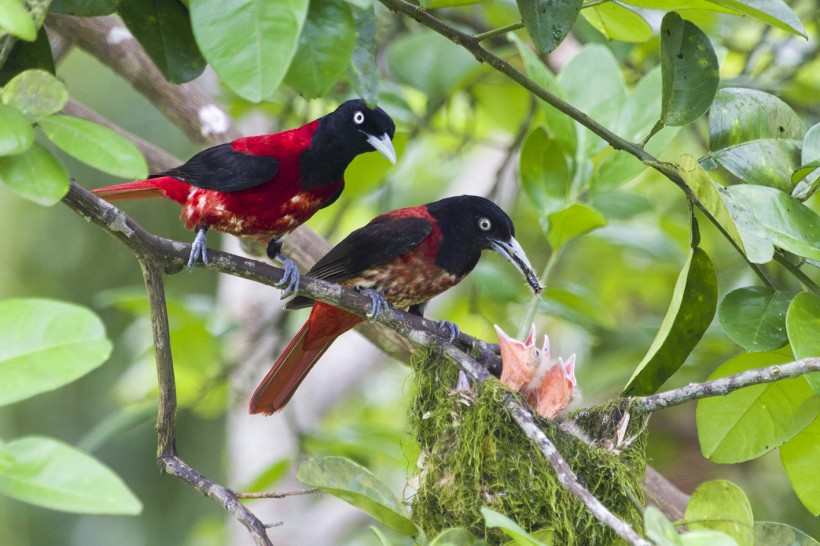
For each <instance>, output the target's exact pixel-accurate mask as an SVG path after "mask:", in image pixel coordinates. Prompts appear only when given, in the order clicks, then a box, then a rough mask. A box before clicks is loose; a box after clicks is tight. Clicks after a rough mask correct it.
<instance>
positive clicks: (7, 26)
mask: <svg viewBox="0 0 820 546" xmlns="http://www.w3.org/2000/svg"><path fill="white" fill-rule="evenodd" d="M2 31H6V32H8V33H9V34H11V35H13V36H17V37H18V38H21V39H23V40H27V41H29V42H33V41H34V39H35V38H36V37H37V27H35V26H34V19H32V18H31V15H30V14H29V12H28V10H27V9H26V6H25V4H24V3H23V2H22V1H21V0H3V1H2V2H0V32H2ZM3 45H5V43H4V44H3Z"/></svg>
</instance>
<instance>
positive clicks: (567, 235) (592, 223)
mask: <svg viewBox="0 0 820 546" xmlns="http://www.w3.org/2000/svg"><path fill="white" fill-rule="evenodd" d="M548 218H549V231H548V232H547V240H548V241H549V243H550V246H551V247H552V248H553V250H556V249H558V248H559V247H562V246H564V245H565V244H567V243H568V242H569V241H571V240H573V239H575V238H576V237H580V236H581V235H586V234H587V233H589V232H591V231H594V230H596V229H598V228H599V227H603V226H605V225H606V218H604V217H603V215H602V214H601V213H600V212H598V211H597V210H595V209H594V208H592V207H591V206H589V205H587V204H586V203H572V204H571V205H568V206H566V207H564V208H562V209H561V210H559V211H556V212H553V213H552V214H550V215H549V217H548Z"/></svg>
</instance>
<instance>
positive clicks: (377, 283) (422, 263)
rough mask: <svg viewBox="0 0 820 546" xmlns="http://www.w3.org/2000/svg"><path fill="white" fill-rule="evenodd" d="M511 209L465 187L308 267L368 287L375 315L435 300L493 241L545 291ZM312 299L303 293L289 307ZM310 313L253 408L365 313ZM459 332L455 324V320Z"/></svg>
mask: <svg viewBox="0 0 820 546" xmlns="http://www.w3.org/2000/svg"><path fill="white" fill-rule="evenodd" d="M514 235H515V228H514V227H513V223H512V221H511V220H510V218H509V216H507V214H506V213H505V212H504V211H503V210H501V209H500V208H499V207H498V206H497V205H496V204H494V203H493V202H492V201H489V200H487V199H484V198H483V197H476V196H472V195H462V196H460V197H450V198H447V199H442V200H440V201H436V202H434V203H429V204H427V205H421V206H417V207H409V208H404V209H398V210H394V211H391V212H387V213H385V214H382V215H380V216H377V217H376V218H374V219H373V220H371V221H370V223H369V224H367V225H366V226H364V227H362V228H359V229H357V230H356V231H354V232H352V233H351V234H350V235H348V236H347V237H346V238H345V239H344V240H342V241H341V242H340V243H339V244H338V245H336V246H335V247H333V248H332V249H331V250H330V252H328V253H327V254H326V255H325V256H324V257H322V258H321V259H320V260H319V261H318V262H317V263H316V265H314V266H313V267H312V268H311V270H310V271H309V272H308V273H307V274H308V275H310V276H312V277H315V278H318V279H324V280H327V281H331V282H336V283H339V284H341V285H343V286H346V287H348V288H356V289H359V290H364V291H365V292H366V293H367V294H368V295H369V296H370V297H371V299H372V300H373V308H372V311H371V314H372V315H376V314H378V311H379V308H380V307H381V305H383V303H384V301H385V300H386V301H387V302H389V303H391V304H393V305H394V306H396V307H399V308H408V307H411V306H416V305H419V304H422V303H425V302H427V301H428V300H430V299H431V298H432V297H433V296H436V295H438V294H441V293H442V292H444V291H445V290H447V289H448V288H451V287H453V286H455V285H456V284H458V283H459V282H460V281H461V279H463V278H464V277H465V276H466V275H467V274H468V273H469V272H470V271H472V270H473V268H474V267H475V266H476V264H477V263H478V259H479V257H480V256H481V252H482V251H483V250H486V249H493V250H495V251H496V252H498V253H499V254H501V255H502V256H503V257H504V258H506V259H507V260H509V261H510V262H511V263H512V264H513V265H515V266H516V267H517V268H518V269H519V271H521V273H522V274H523V275H524V277H525V278H526V279H527V282H528V283H529V285H530V286H531V287H532V289H533V291H534V292H535V293H536V294H537V293H539V292H540V291H541V285H540V283H539V281H538V278H537V277H536V275H535V273H533V271H532V267H531V266H530V263H529V260H528V259H527V256H526V255H525V254H524V251H523V250H522V249H521V246H520V245H519V244H518V242H517V241H516V240H515V237H514ZM311 304H312V302H311V301H310V300H309V299H307V298H304V297H297V298H295V299H294V300H293V301H291V302H290V303H289V304H288V308H291V309H293V308H299V307H307V306H309V305H311ZM312 305H313V310H312V311H311V313H310V317H309V318H308V320H307V322H306V323H305V325H304V326H302V329H301V330H300V331H299V333H298V334H296V337H294V338H293V340H292V341H291V342H290V344H289V345H288V346H287V348H286V349H285V351H284V352H283V354H282V356H280V357H279V359H278V360H277V361H276V362H275V363H274V365H273V367H272V368H271V369H270V371H269V372H268V374H267V375H266V376H265V378H264V379H263V380H262V383H261V384H260V385H259V387H257V389H256V392H254V394H253V397H252V398H251V402H250V411H251V413H266V414H271V413H274V412H276V411H279V410H280V409H282V408H283V407H284V406H285V404H286V403H287V402H288V400H290V398H291V396H292V395H293V393H294V392H295V391H296V389H297V387H298V386H299V384H300V383H301V382H302V380H303V379H304V378H305V376H306V375H307V373H308V371H310V369H311V368H312V367H313V365H314V364H315V363H316V362H317V361H318V360H319V358H320V357H321V356H322V354H324V352H325V351H326V350H327V349H328V347H330V345H331V343H333V341H334V340H335V339H336V338H337V337H339V336H340V335H342V334H343V333H344V332H346V331H347V330H350V329H351V328H353V327H354V326H355V325H356V324H358V323H360V322H361V321H362V320H363V319H362V318H361V317H359V316H357V315H354V314H352V313H348V312H347V311H343V310H342V309H338V308H336V307H333V306H331V305H328V304H326V303H321V302H317V303H313V304H312ZM451 327H452V328H453V329H454V330H453V331H454V332H455V331H456V330H455V326H454V325H451Z"/></svg>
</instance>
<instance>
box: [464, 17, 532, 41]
mask: <svg viewBox="0 0 820 546" xmlns="http://www.w3.org/2000/svg"><path fill="white" fill-rule="evenodd" d="M522 28H524V22H523V21H518V22H516V23H510V24H509V25H504V26H503V27H498V28H494V29H491V30H488V31H486V32H482V33H480V34H476V35H475V36H473V38H474V39H475V41H476V42H483V41H484V40H489V39H490V38H495V37H496V36H501V35H502V34H507V33H508V32H513V31H515V30H519V29H522Z"/></svg>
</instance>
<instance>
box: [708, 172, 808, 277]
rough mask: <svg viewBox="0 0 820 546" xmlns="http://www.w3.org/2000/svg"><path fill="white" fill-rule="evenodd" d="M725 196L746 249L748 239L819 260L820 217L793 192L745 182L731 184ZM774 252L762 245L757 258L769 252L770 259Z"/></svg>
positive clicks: (757, 243)
mask: <svg viewBox="0 0 820 546" xmlns="http://www.w3.org/2000/svg"><path fill="white" fill-rule="evenodd" d="M722 195H723V200H724V203H726V206H727V207H728V208H729V212H730V213H731V214H732V218H733V219H734V220H735V224H736V225H737V226H738V228H739V229H740V233H741V236H742V237H743V242H744V246H745V247H746V248H747V249H748V248H749V244H747V240H748V241H750V243H751V241H754V243H751V244H754V245H763V244H765V243H764V242H765V241H767V242H768V243H769V244H770V245H774V246H776V247H778V248H782V249H783V250H786V251H788V252H791V253H793V254H797V255H798V256H803V257H805V258H810V259H813V260H820V216H818V214H817V213H816V212H814V211H813V210H812V209H810V208H809V207H807V206H806V205H804V204H803V203H801V202H800V201H798V200H797V199H795V198H794V197H792V196H791V195H789V194H787V193H783V192H782V191H780V190H776V189H774V188H767V187H765V186H752V185H745V184H738V185H736V186H730V187H728V188H726V189H725V190H724V191H723V192H722ZM773 252H774V250H773V249H771V248H770V249H769V250H768V252H767V253H766V254H764V253H763V251H762V248H761V249H760V252H759V253H756V254H755V256H754V257H755V258H758V259H759V258H761V257H763V256H765V255H767V256H768V258H769V259H771V256H772V254H773ZM747 255H748V254H747ZM749 259H750V260H752V261H753V262H755V263H765V262H766V261H768V260H761V261H758V259H752V256H751V255H749Z"/></svg>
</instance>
